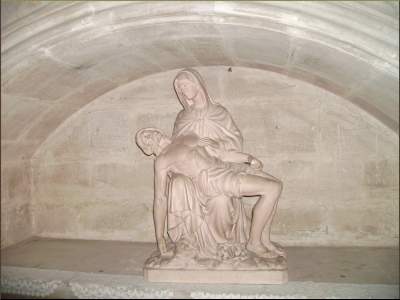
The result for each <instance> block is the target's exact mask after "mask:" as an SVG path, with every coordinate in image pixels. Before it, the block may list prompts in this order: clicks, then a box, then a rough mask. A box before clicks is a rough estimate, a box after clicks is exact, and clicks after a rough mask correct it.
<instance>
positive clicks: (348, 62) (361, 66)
mask: <svg viewBox="0 0 400 300" xmlns="http://www.w3.org/2000/svg"><path fill="white" fill-rule="evenodd" d="M291 45H292V49H293V53H294V54H293V55H292V57H291V60H290V63H289V66H288V67H289V69H290V70H291V69H301V70H305V71H309V72H311V73H313V74H315V75H316V76H319V77H322V78H323V79H326V80H328V81H332V82H333V83H335V84H336V85H339V86H341V87H346V88H347V92H350V88H351V87H354V86H358V85H361V84H362V83H363V82H366V81H368V80H369V78H370V76H371V75H372V71H373V70H372V69H371V65H370V64H369V63H367V62H364V61H362V60H359V59H357V58H356V57H354V56H352V55H350V54H348V53H347V52H344V51H338V50H337V49H333V48H330V47H327V46H325V45H324V44H322V43H318V42H314V41H310V40H305V39H297V38H296V39H293V40H292V43H291ZM290 70H289V74H290ZM349 82H351V83H352V86H351V87H350V86H349V84H348V83H349Z"/></svg>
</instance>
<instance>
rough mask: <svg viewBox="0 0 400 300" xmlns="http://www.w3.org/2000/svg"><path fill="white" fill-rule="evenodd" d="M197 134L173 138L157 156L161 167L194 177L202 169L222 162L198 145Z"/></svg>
mask: <svg viewBox="0 0 400 300" xmlns="http://www.w3.org/2000/svg"><path fill="white" fill-rule="evenodd" d="M198 143H199V138H198V137H197V136H183V137H179V138H177V139H175V140H174V141H173V142H172V143H171V144H170V145H168V146H167V147H166V148H165V149H164V151H163V152H162V153H161V155H160V156H159V157H158V158H157V160H158V162H157V163H158V165H159V166H160V167H161V168H162V169H164V170H165V169H167V170H168V171H171V172H174V173H180V174H183V175H185V176H188V177H190V178H196V177H197V176H198V175H199V173H200V172H201V171H202V170H205V169H209V168H211V167H213V166H218V165H221V164H223V162H222V161H221V160H220V159H219V158H217V157H214V156H212V155H210V153H209V152H208V151H207V150H206V148H205V147H202V146H199V145H198Z"/></svg>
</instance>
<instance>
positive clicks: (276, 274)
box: [144, 268, 288, 284]
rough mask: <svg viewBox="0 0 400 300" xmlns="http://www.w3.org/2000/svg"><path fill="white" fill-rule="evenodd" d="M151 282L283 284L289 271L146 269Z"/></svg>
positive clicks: (145, 276) (146, 275) (145, 271)
mask: <svg viewBox="0 0 400 300" xmlns="http://www.w3.org/2000/svg"><path fill="white" fill-rule="evenodd" d="M144 278H145V279H146V280H148V281H150V282H177V283H196V282H197V283H229V284H234V283H238V284H282V283H286V282H287V281H288V272H287V270H274V271H272V270H246V271H244V270H236V271H235V270H182V269H180V270H179V269H152V268H145V269H144Z"/></svg>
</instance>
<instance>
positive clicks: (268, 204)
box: [240, 174, 284, 255]
mask: <svg viewBox="0 0 400 300" xmlns="http://www.w3.org/2000/svg"><path fill="white" fill-rule="evenodd" d="M240 190H241V196H255V195H260V199H259V200H258V201H257V203H256V204H255V206H254V208H253V218H252V222H251V227H250V237H249V241H248V243H247V249H248V250H250V251H252V252H255V253H256V254H259V255H262V254H263V255H265V253H266V250H267V249H268V250H269V251H272V252H275V253H276V254H284V253H283V252H282V251H281V250H279V249H278V248H277V247H275V245H274V244H273V243H272V242H271V240H270V231H271V225H272V219H273V217H274V215H275V212H276V208H277V203H278V199H279V196H280V194H281V191H282V183H281V182H280V181H278V180H275V179H274V180H271V179H269V178H266V177H261V176H257V175H249V174H248V175H242V176H240ZM264 229H266V230H267V239H266V241H265V242H266V243H265V246H264V245H263V244H262V241H261V236H262V232H263V230H264ZM265 247H266V248H267V249H266V248H265Z"/></svg>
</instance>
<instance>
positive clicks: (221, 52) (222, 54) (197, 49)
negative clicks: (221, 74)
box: [180, 36, 233, 66]
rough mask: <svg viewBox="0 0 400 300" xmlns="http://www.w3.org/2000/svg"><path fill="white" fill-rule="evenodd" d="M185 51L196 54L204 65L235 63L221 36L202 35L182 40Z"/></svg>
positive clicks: (197, 58)
mask: <svg viewBox="0 0 400 300" xmlns="http://www.w3.org/2000/svg"><path fill="white" fill-rule="evenodd" d="M180 42H181V44H182V45H183V47H184V49H185V51H187V52H188V53H190V54H192V55H194V57H195V58H196V60H197V61H198V62H199V63H200V64H201V65H202V66H215V65H228V66H229V65H233V61H232V57H231V56H230V54H229V52H228V51H227V50H226V49H225V48H224V44H223V41H222V38H221V37H215V36H210V37H209V36H202V37H195V38H185V39H181V40H180Z"/></svg>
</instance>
